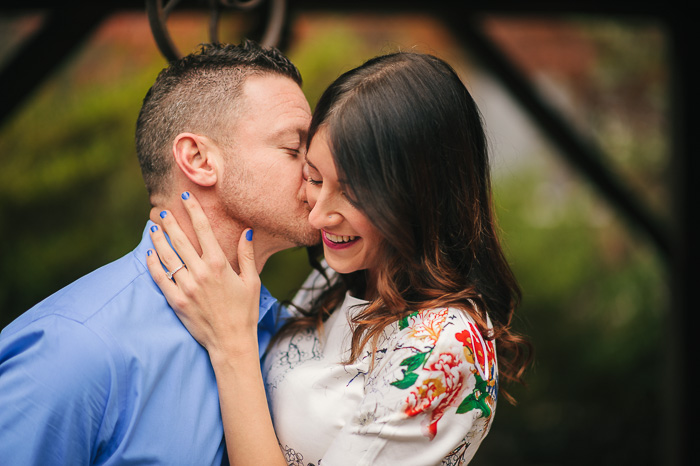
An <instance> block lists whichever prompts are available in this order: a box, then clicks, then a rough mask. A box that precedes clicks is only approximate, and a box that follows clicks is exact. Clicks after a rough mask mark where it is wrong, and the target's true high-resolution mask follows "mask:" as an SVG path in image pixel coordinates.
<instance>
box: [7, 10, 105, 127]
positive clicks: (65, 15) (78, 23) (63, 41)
mask: <svg viewBox="0 0 700 466" xmlns="http://www.w3.org/2000/svg"><path fill="white" fill-rule="evenodd" d="M94 3H95V4H96V5H97V7H82V8H78V9H70V8H65V7H62V8H57V9H55V10H50V11H48V12H47V14H46V17H45V19H44V21H43V23H42V25H41V27H40V28H39V30H38V31H37V32H36V33H35V34H34V35H33V36H31V37H30V38H29V39H28V40H26V41H25V42H24V43H23V44H22V45H21V46H20V47H19V50H17V51H15V52H14V54H13V55H12V57H11V58H10V60H8V61H7V62H6V63H5V64H4V65H3V67H2V69H1V70H0V127H1V126H2V125H3V123H4V122H5V120H6V119H7V118H9V117H10V116H11V115H12V113H13V112H14V111H15V110H16V109H17V107H18V106H19V105H20V104H21V103H22V102H23V101H24V100H25V99H26V98H27V97H28V96H29V95H30V94H31V93H32V92H33V91H34V90H35V89H36V88H37V87H38V86H39V84H41V83H42V82H43V81H44V79H46V77H47V76H49V75H50V74H51V73H52V72H53V71H54V70H55V69H56V68H57V67H58V66H59V65H60V64H62V63H63V62H64V61H65V59H66V57H67V56H68V55H69V54H70V53H71V52H73V50H74V49H75V47H76V46H78V45H79V44H81V43H82V42H83V41H84V40H85V38H86V37H88V36H89V34H90V33H91V32H92V30H93V29H94V28H95V27H96V26H98V25H99V24H100V23H101V22H102V20H103V19H104V18H105V17H106V16H107V15H108V14H109V13H110V12H111V10H108V9H104V8H101V7H99V4H100V2H94Z"/></svg>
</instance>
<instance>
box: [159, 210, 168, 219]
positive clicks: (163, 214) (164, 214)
mask: <svg viewBox="0 0 700 466" xmlns="http://www.w3.org/2000/svg"><path fill="white" fill-rule="evenodd" d="M166 215H168V213H167V212H166V211H163V212H161V213H160V218H165V216H166Z"/></svg>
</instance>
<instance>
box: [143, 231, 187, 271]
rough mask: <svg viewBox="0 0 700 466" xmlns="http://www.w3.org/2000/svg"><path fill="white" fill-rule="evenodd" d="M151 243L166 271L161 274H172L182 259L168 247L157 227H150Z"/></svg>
mask: <svg viewBox="0 0 700 466" xmlns="http://www.w3.org/2000/svg"><path fill="white" fill-rule="evenodd" d="M151 241H153V246H154V247H155V249H156V252H157V253H158V256H157V257H158V258H160V261H161V262H162V263H163V265H164V266H165V268H166V269H167V271H164V272H163V273H164V274H167V272H170V273H173V272H174V271H175V270H176V269H177V268H178V267H180V266H181V265H182V264H183V261H182V259H180V257H179V256H178V255H177V253H176V252H175V250H173V248H172V247H170V244H169V243H168V240H167V239H166V238H165V234H164V233H163V230H162V229H161V228H160V227H159V226H158V225H153V226H151ZM149 257H150V256H149ZM168 278H169V277H168Z"/></svg>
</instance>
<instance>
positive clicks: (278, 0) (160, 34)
mask: <svg viewBox="0 0 700 466" xmlns="http://www.w3.org/2000/svg"><path fill="white" fill-rule="evenodd" d="M265 1H268V2H269V4H270V5H269V12H268V18H267V25H266V27H265V32H264V33H263V36H262V39H260V43H261V44H262V45H265V46H276V45H277V44H278V43H279V41H280V38H281V36H282V29H283V27H284V15H285V7H286V0H207V2H208V4H209V12H210V17H209V39H210V41H211V42H219V21H220V19H221V11H222V10H223V9H224V8H231V9H236V10H240V11H250V10H253V9H254V8H257V7H259V6H260V5H261V4H263V3H265ZM180 2H181V0H146V14H147V15H148V22H149V24H150V25H151V32H152V33H153V38H154V39H155V41H156V45H157V46H158V49H159V50H160V52H161V53H162V54H163V56H165V58H166V59H167V60H168V61H174V60H178V59H180V58H181V57H182V54H181V53H180V51H179V50H178V48H177V46H175V43H174V42H173V40H172V38H171V37H170V33H169V32H168V26H167V21H168V16H170V13H171V12H172V11H173V10H174V9H175V7H176V6H177V5H178V4H179V3H180Z"/></svg>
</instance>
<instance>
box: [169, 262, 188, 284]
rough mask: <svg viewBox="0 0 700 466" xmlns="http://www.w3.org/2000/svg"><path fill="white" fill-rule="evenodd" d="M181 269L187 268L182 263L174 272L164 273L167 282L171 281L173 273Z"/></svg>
mask: <svg viewBox="0 0 700 466" xmlns="http://www.w3.org/2000/svg"><path fill="white" fill-rule="evenodd" d="M183 267H184V268H187V266H186V265H185V263H184V262H183V263H182V264H180V266H179V267H178V268H176V269H175V270H173V271H172V272H165V275H167V276H168V279H169V280H172V279H173V275H175V273H176V272H177V271H178V270H180V269H181V268H183Z"/></svg>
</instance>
